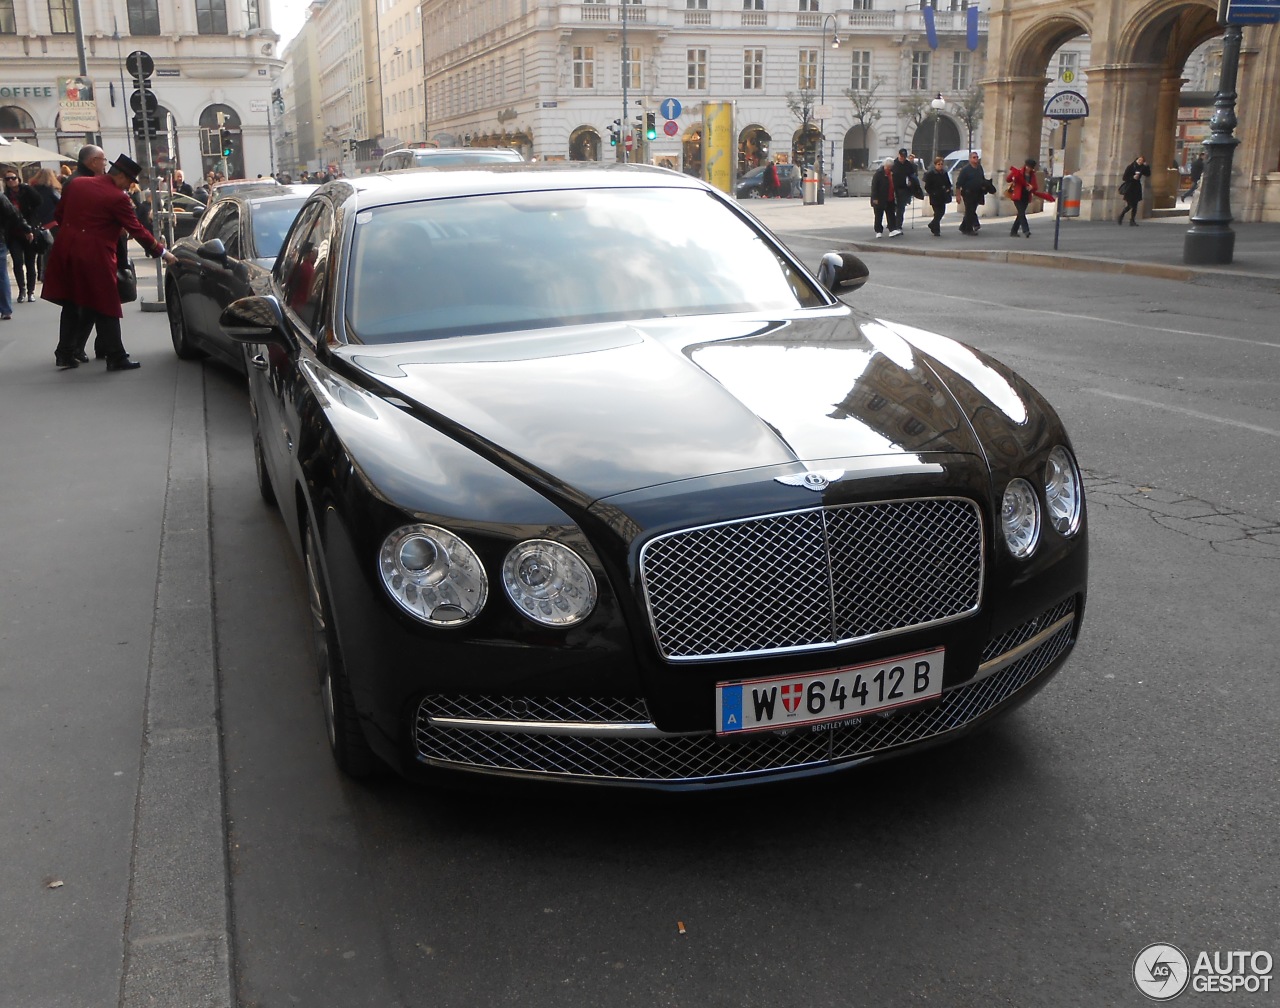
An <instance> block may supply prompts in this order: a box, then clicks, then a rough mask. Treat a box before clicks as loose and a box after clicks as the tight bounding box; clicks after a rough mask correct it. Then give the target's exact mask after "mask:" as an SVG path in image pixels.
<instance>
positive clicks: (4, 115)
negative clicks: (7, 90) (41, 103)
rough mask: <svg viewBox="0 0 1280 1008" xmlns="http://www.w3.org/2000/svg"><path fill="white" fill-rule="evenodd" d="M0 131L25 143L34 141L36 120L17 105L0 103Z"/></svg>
mask: <svg viewBox="0 0 1280 1008" xmlns="http://www.w3.org/2000/svg"><path fill="white" fill-rule="evenodd" d="M0 133H3V134H4V135H5V136H6V137H12V138H13V139H15V140H22V141H24V142H25V143H36V121H35V120H34V119H32V118H31V113H30V112H28V111H27V110H26V109H24V108H19V107H18V106H17V105H0Z"/></svg>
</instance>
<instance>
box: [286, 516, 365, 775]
mask: <svg viewBox="0 0 1280 1008" xmlns="http://www.w3.org/2000/svg"><path fill="white" fill-rule="evenodd" d="M318 547H319V544H318V542H317V541H316V536H315V533H314V532H313V531H312V530H311V528H310V526H308V527H307V529H306V532H305V533H304V545H303V563H304V564H305V565H306V569H307V595H308V601H309V603H310V610H311V638H312V641H313V643H314V645H315V655H316V670H317V671H318V672H319V675H320V700H321V702H322V703H323V705H324V723H325V728H326V729H327V731H328V735H329V751H330V752H332V753H333V759H334V762H335V763H337V764H338V769H340V770H341V771H342V772H343V773H345V774H347V776H349V777H355V778H357V779H359V778H364V777H370V776H372V775H373V774H374V773H376V772H377V771H378V769H379V768H380V767H379V761H378V757H377V756H376V755H374V752H373V750H372V749H370V748H369V743H368V740H366V739H365V737H364V732H363V731H362V730H361V728H360V717H359V715H358V714H357V713H356V702H355V698H354V697H353V696H352V694H351V684H350V683H349V682H348V681H347V673H346V670H345V669H344V667H343V663H342V648H341V646H340V645H339V643H338V635H337V633H336V632H335V630H334V626H333V610H332V609H331V607H330V605H329V593H328V591H327V590H326V589H325V586H324V574H323V571H322V570H321V568H320V553H319V548H318Z"/></svg>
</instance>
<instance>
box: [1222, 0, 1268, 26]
mask: <svg viewBox="0 0 1280 1008" xmlns="http://www.w3.org/2000/svg"><path fill="white" fill-rule="evenodd" d="M1277 21H1280V0H1218V22H1219V23H1220V24H1238V25H1249V24H1275V23H1276V22H1277Z"/></svg>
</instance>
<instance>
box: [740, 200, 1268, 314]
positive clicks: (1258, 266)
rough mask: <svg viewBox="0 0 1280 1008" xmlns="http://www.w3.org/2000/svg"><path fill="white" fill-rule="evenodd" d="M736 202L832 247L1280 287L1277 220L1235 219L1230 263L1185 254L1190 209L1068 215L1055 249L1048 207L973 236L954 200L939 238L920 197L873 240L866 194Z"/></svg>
mask: <svg viewBox="0 0 1280 1008" xmlns="http://www.w3.org/2000/svg"><path fill="white" fill-rule="evenodd" d="M992 198H993V199H994V197H992ZM739 206H741V207H742V208H743V209H745V210H747V211H749V212H750V213H751V214H753V215H754V216H755V217H756V218H757V219H758V220H759V221H760V222H761V223H763V224H764V225H765V226H766V227H767V228H769V230H771V231H773V232H775V233H776V234H778V235H779V236H780V237H782V238H783V239H784V240H785V239H786V237H787V236H788V235H804V236H805V237H807V238H810V239H813V238H826V239H828V240H829V241H830V242H831V247H832V248H833V249H838V250H841V251H851V252H890V253H897V254H901V255H928V256H944V257H947V258H954V259H973V260H980V261H984V262H1003V263H1012V264H1017V265H1021V266H1047V267H1051V268H1056V269H1072V270H1086V271H1101V272H1106V273H1127V274H1131V275H1134V276H1145V277H1156V278H1159V279H1164V280H1181V281H1184V282H1187V283H1196V284H1203V285H1206V286H1213V287H1238V286H1248V287H1251V288H1255V289H1261V290H1271V291H1280V224H1271V223H1267V224H1248V223H1241V222H1239V221H1236V222H1234V223H1233V224H1232V225H1231V229H1232V231H1234V232H1235V236H1236V239H1235V253H1234V257H1233V262H1231V263H1230V264H1227V265H1221V266H1188V265H1186V264H1185V263H1184V262H1183V261H1182V254H1183V246H1184V243H1185V240H1186V234H1187V231H1188V230H1189V229H1190V227H1191V221H1190V218H1189V217H1186V216H1179V217H1161V218H1150V219H1147V220H1142V221H1140V222H1139V226H1138V227H1136V228H1134V227H1129V226H1128V224H1125V225H1124V226H1123V227H1117V226H1116V222H1115V221H1114V220H1105V221H1086V220H1081V219H1079V218H1063V219H1062V221H1061V222H1060V228H1059V233H1058V248H1057V249H1056V250H1055V249H1054V247H1053V246H1054V223H1055V220H1054V217H1053V215H1052V213H1050V212H1045V213H1039V214H1031V215H1030V216H1029V218H1028V219H1029V221H1030V224H1031V237H1030V238H1022V237H1018V238H1011V237H1009V228H1010V226H1011V224H1012V223H1013V214H1012V213H1009V214H1007V215H1005V216H997V217H983V218H982V231H981V233H980V234H978V235H973V236H969V235H962V234H961V233H960V232H959V231H957V230H956V227H957V225H958V224H959V223H960V213H959V212H958V211H957V210H956V209H955V204H951V205H949V206H948V207H947V215H946V216H945V217H944V218H943V219H942V237H941V238H934V237H933V235H931V234H930V233H929V229H928V226H927V225H928V222H929V220H930V218H931V217H932V212H931V211H930V210H929V208H928V206H927V204H923V203H921V202H920V201H915V202H913V203H912V204H911V209H910V210H908V212H907V219H906V221H904V222H903V233H902V235H901V237H898V238H888V237H884V238H879V239H876V238H875V236H874V231H873V230H872V220H873V215H872V211H871V206H870V204H869V202H868V201H867V199H866V198H865V197H858V196H855V197H849V198H847V199H835V198H830V199H828V200H827V202H826V203H823V204H811V205H809V206H806V205H804V204H803V203H802V202H801V201H800V200H791V199H771V200H770V199H747V200H740V201H739ZM999 206H1000V209H1002V210H1011V207H1010V204H1009V203H1008V201H1007V200H1000V203H999ZM1184 206H1185V205H1180V209H1182V208H1184ZM1051 209H1052V208H1050V210H1051Z"/></svg>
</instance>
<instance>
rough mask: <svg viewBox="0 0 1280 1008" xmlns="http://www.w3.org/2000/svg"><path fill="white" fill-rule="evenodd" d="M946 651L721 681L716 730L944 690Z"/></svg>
mask: <svg viewBox="0 0 1280 1008" xmlns="http://www.w3.org/2000/svg"><path fill="white" fill-rule="evenodd" d="M945 655H946V651H945V649H943V648H938V649H937V650H935V651H919V652H916V653H915V654H909V655H900V656H898V657H896V658H889V659H886V660H885V661H880V662H868V663H867V664H865V665H850V666H848V667H846V668H838V669H832V670H830V671H827V672H819V673H816V674H814V675H798V676H776V677H770V678H768V679H741V680H738V681H736V682H726V683H717V684H716V734H717V735H732V734H734V733H736V732H751V731H766V730H768V729H771V728H795V727H798V726H800V725H816V724H825V723H827V722H832V721H841V720H844V719H848V718H857V717H861V716H862V715H864V714H875V713H879V712H883V711H889V710H893V709H895V708H897V707H905V706H907V705H908V704H915V703H920V702H922V701H924V700H931V699H934V698H936V697H939V696H941V695H942V670H943V660H944V658H945Z"/></svg>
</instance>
